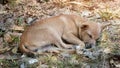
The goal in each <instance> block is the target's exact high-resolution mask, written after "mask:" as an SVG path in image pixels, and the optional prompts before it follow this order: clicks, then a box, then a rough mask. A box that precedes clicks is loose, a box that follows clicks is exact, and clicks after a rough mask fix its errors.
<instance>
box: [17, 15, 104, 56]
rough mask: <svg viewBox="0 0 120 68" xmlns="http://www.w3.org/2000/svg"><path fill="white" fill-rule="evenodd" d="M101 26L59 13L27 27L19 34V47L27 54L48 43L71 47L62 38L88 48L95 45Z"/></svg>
mask: <svg viewBox="0 0 120 68" xmlns="http://www.w3.org/2000/svg"><path fill="white" fill-rule="evenodd" d="M103 27H104V26H102V25H101V24H100V23H94V22H90V21H87V20H86V19H83V18H81V17H79V16H77V15H67V14H61V15H58V16H54V17H51V18H47V19H43V20H40V21H38V22H36V23H33V24H32V25H31V26H29V27H27V29H26V30H25V31H24V33H23V34H22V36H21V41H20V45H19V48H20V50H21V51H22V52H24V53H28V54H29V53H37V52H36V50H39V49H41V48H42V47H44V46H45V45H50V44H54V45H56V46H57V47H59V48H71V47H72V45H70V44H66V43H64V42H63V40H62V39H64V40H65V41H67V42H69V43H71V44H74V45H80V46H81V48H84V47H85V44H86V45H87V47H88V48H89V47H92V46H94V45H95V43H96V39H98V37H99V35H100V32H101V30H102V28H103ZM84 43H85V44H84Z"/></svg>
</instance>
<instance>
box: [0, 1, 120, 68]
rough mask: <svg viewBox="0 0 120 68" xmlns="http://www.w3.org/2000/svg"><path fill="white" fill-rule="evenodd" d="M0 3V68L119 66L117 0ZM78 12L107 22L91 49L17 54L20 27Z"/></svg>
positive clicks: (102, 67) (119, 20) (109, 67)
mask: <svg viewBox="0 0 120 68" xmlns="http://www.w3.org/2000/svg"><path fill="white" fill-rule="evenodd" d="M6 3H7V4H4V5H2V4H0V68H19V67H20V68H120V27H119V26H120V1H119V0H94V1H93V0H37V1H36V0H11V1H8V2H6ZM61 13H63V14H78V15H80V16H82V17H85V18H88V19H89V20H92V21H96V22H99V23H103V24H104V23H111V24H112V25H110V26H108V27H107V28H106V29H104V31H103V32H102V34H101V37H100V39H98V41H97V46H96V48H95V49H90V50H89V51H88V52H84V55H79V54H77V53H74V54H69V53H66V52H62V53H60V54H55V53H44V54H42V55H39V56H38V57H37V58H31V57H27V56H25V55H22V54H21V53H19V50H18V45H19V41H20V39H19V37H20V36H21V34H22V32H23V31H24V28H25V27H26V26H29V25H30V24H31V23H33V22H34V21H36V20H38V19H43V18H48V17H51V16H55V15H58V14H61Z"/></svg>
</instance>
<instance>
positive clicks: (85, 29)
mask: <svg viewBox="0 0 120 68" xmlns="http://www.w3.org/2000/svg"><path fill="white" fill-rule="evenodd" d="M108 25H109V24H100V23H95V22H85V23H83V24H81V26H80V27H79V37H80V39H81V40H82V41H83V42H84V43H85V47H86V48H92V47H94V46H95V45H96V40H97V39H98V38H99V36H100V33H101V31H102V30H103V29H104V28H105V27H106V26H108Z"/></svg>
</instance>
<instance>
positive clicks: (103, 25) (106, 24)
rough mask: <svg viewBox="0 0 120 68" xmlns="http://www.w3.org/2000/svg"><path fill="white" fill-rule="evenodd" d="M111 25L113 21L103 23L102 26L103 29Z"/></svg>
mask: <svg viewBox="0 0 120 68" xmlns="http://www.w3.org/2000/svg"><path fill="white" fill-rule="evenodd" d="M109 25H111V23H103V24H102V26H101V28H102V30H103V29H104V28H106V27H107V26H109Z"/></svg>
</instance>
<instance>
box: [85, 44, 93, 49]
mask: <svg viewBox="0 0 120 68" xmlns="http://www.w3.org/2000/svg"><path fill="white" fill-rule="evenodd" d="M92 46H93V44H92V43H86V44H85V48H86V49H89V48H92Z"/></svg>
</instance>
